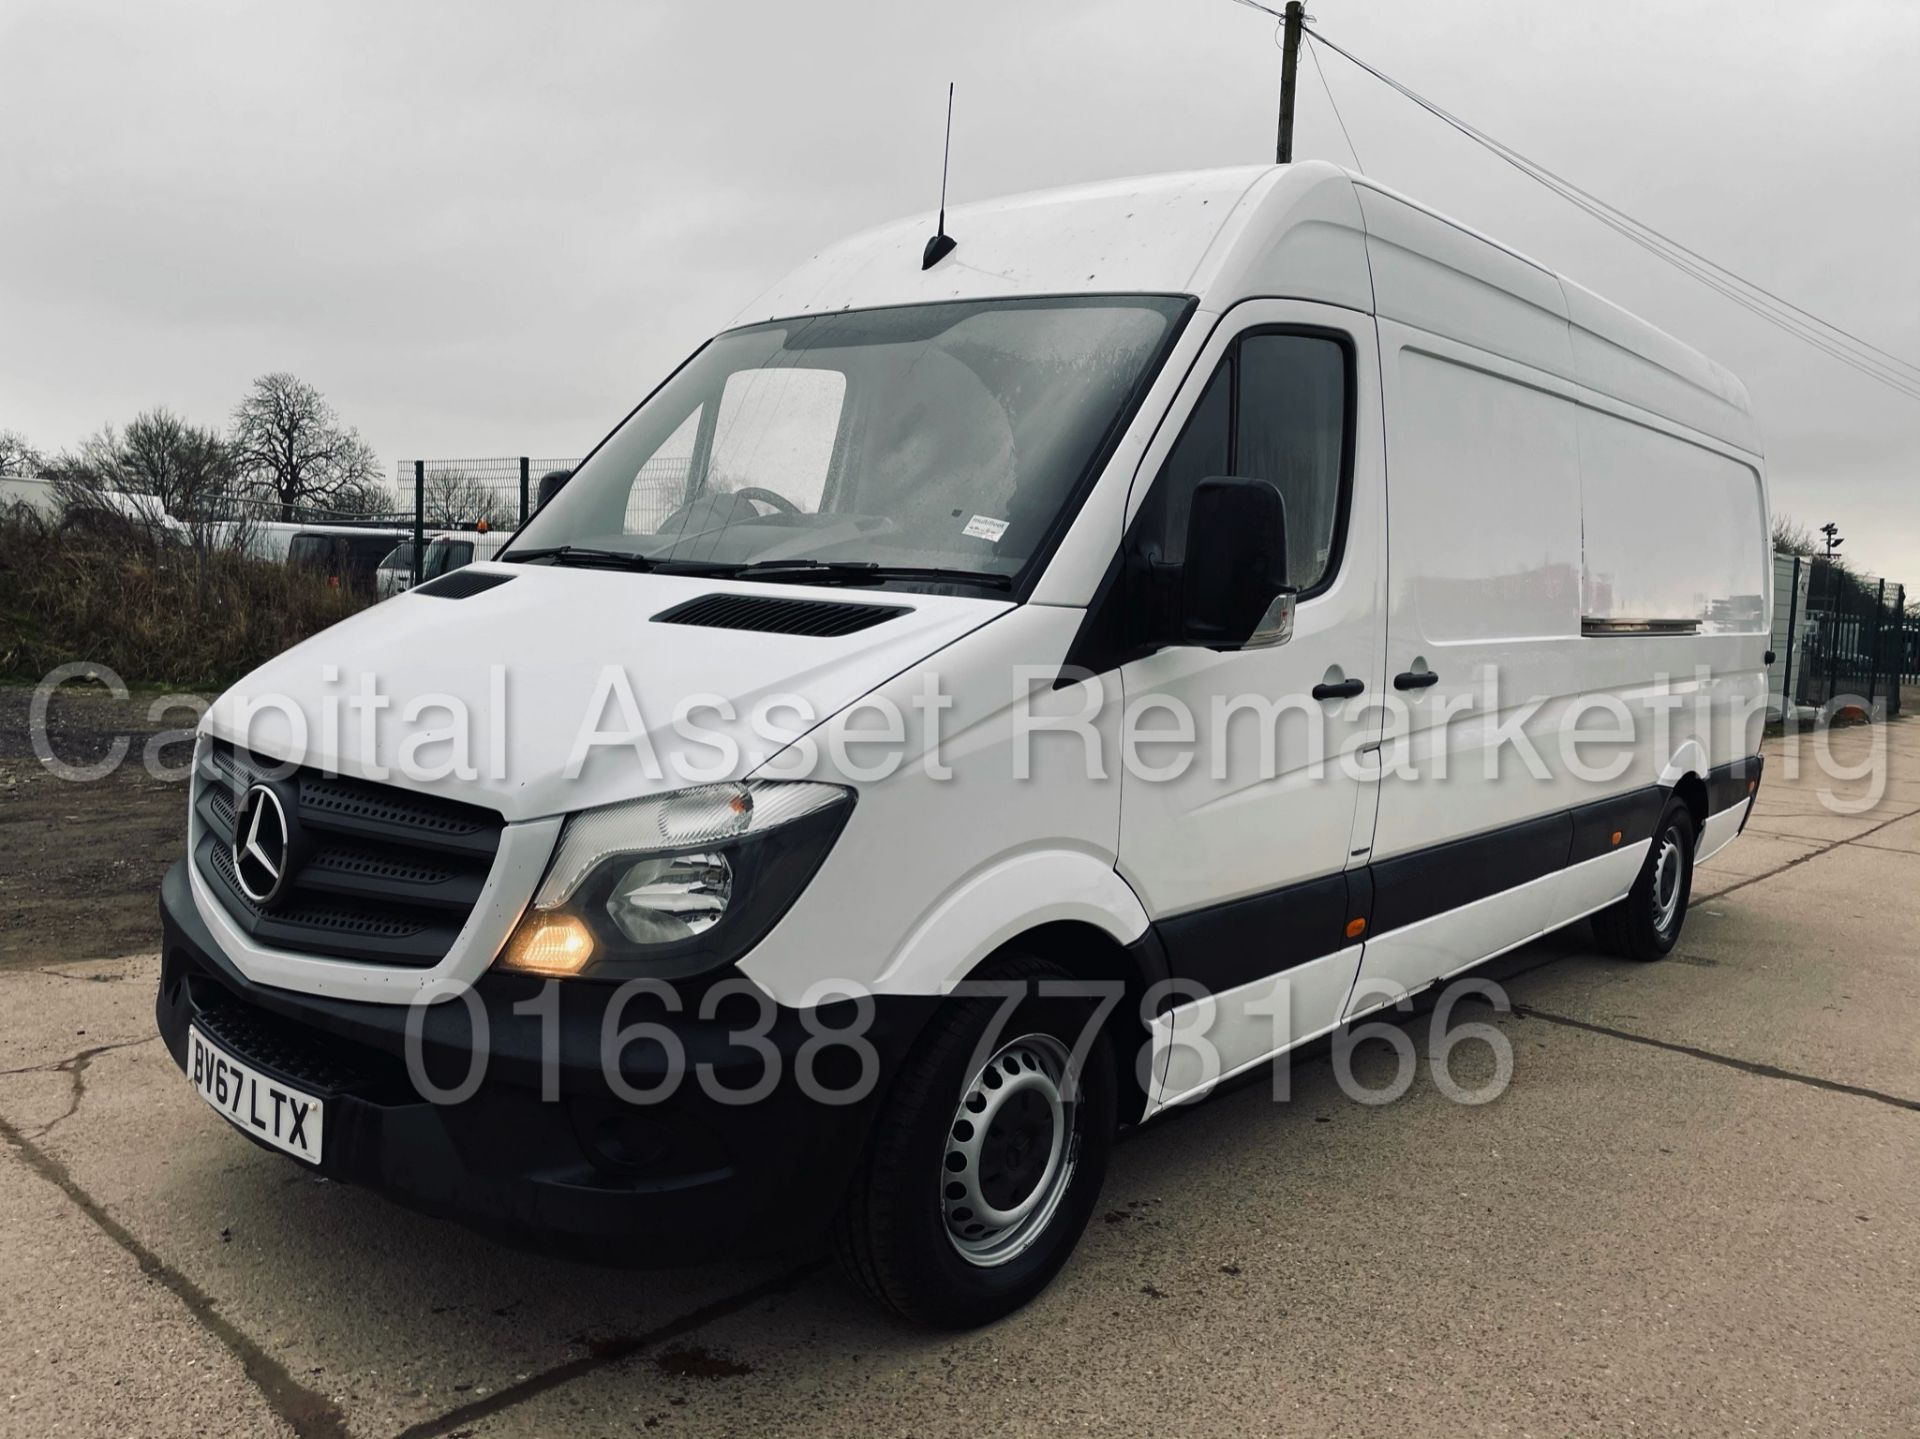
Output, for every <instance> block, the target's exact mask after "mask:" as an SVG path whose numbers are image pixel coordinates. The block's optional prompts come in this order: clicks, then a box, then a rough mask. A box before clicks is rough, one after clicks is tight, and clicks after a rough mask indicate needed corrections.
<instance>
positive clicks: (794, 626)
mask: <svg viewBox="0 0 1920 1439" xmlns="http://www.w3.org/2000/svg"><path fill="white" fill-rule="evenodd" d="M909 609H910V607H909V606H905V605H848V604H839V603H836V602H835V601H833V600H788V599H775V598H773V597H771V596H768V595H702V596H700V598H699V599H697V600H688V601H687V602H686V603H685V604H683V605H675V606H674V607H673V608H672V609H670V610H662V611H661V612H660V613H659V614H657V615H655V616H654V617H653V619H654V623H655V624H663V625H701V626H704V627H705V628H707V629H714V630H758V631H760V632H761V633H763V634H771V635H816V636H819V637H821V638H823V639H832V638H835V637H837V636H840V635H850V634H853V633H855V632H856V631H858V630H864V629H867V628H868V627H869V626H872V625H877V624H884V623H885V622H886V621H887V620H890V619H892V618H893V617H894V616H895V615H904V614H907V613H908V612H909Z"/></svg>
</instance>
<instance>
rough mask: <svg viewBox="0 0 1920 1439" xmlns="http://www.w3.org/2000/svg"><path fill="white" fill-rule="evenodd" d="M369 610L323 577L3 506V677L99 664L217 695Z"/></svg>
mask: <svg viewBox="0 0 1920 1439" xmlns="http://www.w3.org/2000/svg"><path fill="white" fill-rule="evenodd" d="M365 603H366V602H365V601H364V600H363V599H360V598H358V597H356V596H354V595H352V594H350V593H348V592H347V591H344V590H338V589H333V588H331V587H330V586H329V585H328V584H327V582H326V579H325V578H324V577H323V576H319V575H315V574H313V573H310V572H305V571H300V570H290V569H288V568H287V567H286V566H285V565H281V564H273V563H269V562H266V561H263V560H256V559H251V558H248V557H247V556H245V555H241V554H236V553H233V552H232V551H231V550H224V549H219V548H206V549H199V548H195V547H194V546H191V545H188V544H184V543H181V542H180V541H178V540H174V539H168V538H164V537H156V536H154V535H152V534H149V533H148V532H147V531H146V530H145V529H144V528H143V527H141V526H139V525H137V524H132V523H129V522H127V521H125V520H121V519H119V518H118V517H115V516H110V515H93V516H89V517H78V516H70V517H69V518H67V519H65V520H61V521H51V520H47V519H45V518H43V517H42V516H40V515H37V514H35V513H33V512H31V511H29V510H26V509H24V508H22V507H15V508H12V509H10V510H0V677H5V678H10V679H16V680H37V679H39V678H40V677H41V676H42V675H44V674H45V673H46V672H47V671H48V670H50V669H53V668H54V667H55V666H56V665H61V664H66V663H68V662H70V661H73V660H91V661H94V662H95V663H98V664H103V665H106V666H107V667H108V668H110V669H112V670H113V671H114V672H115V673H116V674H118V675H119V676H120V677H121V678H122V679H123V680H126V681H128V682H130V683H155V684H165V685H171V686H176V687H181V688H187V689H195V688H199V689H212V688H219V687H221V686H224V685H226V684H228V683H230V682H232V681H233V680H235V679H237V678H239V677H240V676H241V675H243V674H245V673H246V672H247V671H248V670H250V669H252V668H253V667H254V666H256V665H258V664H260V663H261V662H262V661H264V660H267V659H269V658H271V657H272V656H274V655H276V654H278V653H279V652H280V651H282V650H284V649H286V648H287V647H288V646H290V645H293V644H297V643H298V642H299V641H301V640H303V639H305V638H307V636H309V635H311V634H315V633H317V632H318V631H320V630H323V629H325V628H326V627H327V626H328V625H330V624H333V623H334V622H336V621H337V620H342V619H345V618H346V617H347V616H348V615H350V614H352V613H353V612H354V611H356V610H358V609H360V608H362V607H363V606H364V605H365Z"/></svg>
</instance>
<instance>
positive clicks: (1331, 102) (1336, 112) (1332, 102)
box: [1301, 26, 1367, 175]
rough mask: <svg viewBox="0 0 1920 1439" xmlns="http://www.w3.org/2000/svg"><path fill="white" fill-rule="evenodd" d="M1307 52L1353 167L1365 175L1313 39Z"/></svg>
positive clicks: (1363, 165) (1308, 43) (1363, 166)
mask: <svg viewBox="0 0 1920 1439" xmlns="http://www.w3.org/2000/svg"><path fill="white" fill-rule="evenodd" d="M1301 28H1302V29H1304V28H1305V27H1304V26H1302V27H1301ZM1307 54H1309V55H1311V56H1312V57H1313V70H1314V73H1315V74H1316V75H1318V76H1319V77H1320V88H1321V89H1322V90H1325V91H1326V92H1327V107H1328V108H1329V109H1331V110H1332V111H1333V118H1334V123H1336V124H1337V125H1339V127H1340V138H1341V139H1343V140H1345V141H1346V142H1347V153H1348V154H1349V155H1351V156H1353V168H1354V169H1356V170H1358V171H1359V172H1360V173H1361V174H1362V175H1364V174H1366V173H1367V167H1366V165H1365V163H1364V162H1363V161H1362V160H1361V159H1360V152H1359V150H1357V149H1355V148H1354V143H1353V136H1352V135H1350V134H1348V133H1347V120H1346V117H1345V116H1344V115H1342V114H1341V113H1340V102H1339V101H1338V100H1336V99H1334V98H1333V86H1331V85H1329V84H1328V83H1327V72H1326V70H1325V69H1323V68H1322V67H1321V64H1320V52H1319V51H1318V50H1316V49H1314V48H1313V42H1312V41H1311V40H1309V41H1308V42H1307Z"/></svg>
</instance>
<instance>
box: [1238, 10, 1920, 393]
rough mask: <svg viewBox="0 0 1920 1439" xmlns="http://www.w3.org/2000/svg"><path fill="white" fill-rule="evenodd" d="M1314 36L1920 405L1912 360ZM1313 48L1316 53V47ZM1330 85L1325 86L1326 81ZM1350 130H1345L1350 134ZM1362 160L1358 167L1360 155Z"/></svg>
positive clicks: (1673, 260) (1569, 196)
mask: <svg viewBox="0 0 1920 1439" xmlns="http://www.w3.org/2000/svg"><path fill="white" fill-rule="evenodd" d="M1238 3H1240V4H1244V5H1248V6H1250V7H1251V8H1253V9H1256V10H1266V7H1265V6H1263V5H1259V4H1255V3H1254V0H1238ZM1266 13H1268V14H1271V13H1273V12H1272V11H1267V12H1266ZM1306 34H1307V35H1308V36H1309V37H1310V39H1312V40H1317V41H1319V42H1320V43H1321V44H1322V45H1325V46H1326V47H1327V48H1328V49H1330V50H1332V51H1333V52H1334V53H1335V54H1337V55H1339V56H1341V57H1342V58H1343V59H1345V60H1347V61H1348V62H1349V63H1351V64H1353V65H1355V66H1357V67H1358V68H1359V69H1361V70H1363V71H1365V72H1366V73H1367V74H1369V75H1371V76H1372V77H1373V78H1374V79H1376V80H1378V81H1380V82H1381V83H1382V84H1384V85H1386V86H1387V87H1389V88H1390V89H1392V90H1394V91H1396V92H1397V93H1399V94H1400V95H1403V96H1404V97H1406V98H1407V99H1408V100H1410V101H1412V102H1413V103H1414V104H1415V105H1418V106H1419V107H1420V108H1421V109H1422V110H1425V111H1426V112H1427V113H1428V114H1430V115H1432V116H1434V117H1435V118H1436V119H1438V120H1440V121H1441V122H1442V123H1443V124H1446V125H1448V126H1450V127H1451V128H1452V129H1454V130H1457V131H1459V132H1460V133H1461V134H1462V135H1465V136H1466V137H1467V138H1468V139H1470V140H1472V141H1474V142H1475V143H1476V144H1478V145H1481V146H1483V147H1484V148H1486V149H1487V150H1490V151H1491V152H1492V153H1493V154H1495V155H1496V156H1498V157H1499V158H1500V159H1502V160H1504V161H1505V162H1506V163H1507V164H1509V165H1511V166H1512V167H1513V168H1514V169H1516V170H1519V171H1520V172H1521V173H1522V174H1524V175H1526V176H1527V177H1528V178H1529V179H1531V180H1533V181H1535V182H1536V183H1538V184H1540V185H1542V186H1544V187H1545V188H1547V189H1549V190H1551V191H1553V192H1554V193H1555V194H1557V195H1559V196H1560V197H1561V198H1562V199H1564V200H1566V201H1567V202H1568V203H1570V204H1572V205H1574V206H1576V207H1577V208H1579V209H1581V210H1584V211H1585V212H1586V213H1587V214H1589V215H1592V216H1593V217H1594V218H1595V219H1596V220H1598V221H1600V223H1601V224H1603V225H1606V226H1607V227H1608V228H1609V229H1611V230H1613V231H1614V232H1615V233H1617V234H1619V235H1622V236H1623V237H1625V238H1626V239H1628V240H1631V241H1633V243H1635V244H1636V245H1638V246H1640V247H1641V248H1642V249H1644V250H1646V251H1647V252H1648V253H1649V254H1652V255H1654V256H1656V257H1657V258H1659V259H1661V260H1664V261H1666V262H1667V263H1668V264H1670V265H1672V266H1673V267H1674V268H1676V269H1678V270H1679V271H1680V272H1681V273H1683V274H1685V275H1688V276H1690V277H1691V278H1693V279H1695V280H1698V281H1700V283H1701V284H1703V285H1706V286H1707V287H1708V288H1709V289H1711V290H1713V291H1715V292H1716V293H1717V294H1720V295H1723V296H1725V297H1726V298H1727V299H1729V300H1731V301H1733V303H1735V304H1737V305H1739V306H1741V307H1742V308H1743V309H1745V310H1747V311H1748V312H1750V313H1751V314H1754V315H1756V316H1758V317H1759V318H1760V319H1762V320H1765V321H1766V322H1767V323H1768V324H1771V325H1773V326H1775V327H1776V328H1778V329H1780V330H1783V331H1785V332H1786V333H1787V334H1789V335H1792V336H1794V337H1795V338H1796V339H1799V340H1803V341H1805V342H1806V343H1807V344H1809V345H1811V346H1813V347H1814V348H1815V349H1817V350H1819V351H1821V352H1822V353H1823V354H1826V355H1829V356H1831V357H1832V358H1834V359H1836V360H1839V361H1840V362H1841V363H1842V364H1845V365H1850V366H1852V367H1853V368H1854V369H1856V370H1858V371H1859V372H1860V373H1862V374H1864V375H1866V376H1868V377H1869V378H1870V379H1874V380H1878V381H1879V382H1880V383H1881V384H1883V385H1885V386H1887V387H1888V388H1889V389H1892V390H1897V391H1898V392H1900V393H1901V394H1903V395H1906V396H1908V397H1909V398H1910V399H1916V400H1920V365H1916V364H1914V363H1913V362H1912V361H1910V360H1906V359H1903V358H1902V357H1900V356H1899V355H1896V354H1893V353H1892V352H1891V351H1888V350H1884V349H1881V348H1880V347H1879V346H1878V345H1874V344H1871V343H1869V342H1868V341H1866V340H1863V339H1861V338H1860V337H1859V336H1858V335H1855V334H1853V333H1852V332H1851V331H1849V330H1846V329H1843V328H1842V327H1841V326H1839V325H1836V324H1834V323H1833V322H1832V321H1831V320H1826V319H1823V318H1821V317H1820V316H1819V315H1816V314H1814V313H1813V312H1812V311H1811V310H1807V309H1805V308H1803V307H1801V306H1799V305H1796V304H1794V303H1793V302H1792V301H1790V300H1787V299H1784V298H1783V297H1781V296H1779V295H1776V294H1775V293H1774V292H1773V291H1771V290H1769V289H1767V288H1766V287H1765V286H1763V285H1760V284H1758V283H1756V282H1755V281H1752V280H1749V279H1746V278H1745V277H1744V276H1741V275H1739V274H1736V273H1735V272H1734V271H1732V270H1729V269H1728V268H1727V267H1726V266H1724V265H1721V264H1719V263H1717V262H1715V261H1713V260H1709V259H1708V258H1707V257H1706V256H1705V255H1702V254H1701V253H1700V252H1699V251H1697V250H1693V249H1690V248H1689V247H1687V246H1686V245H1683V244H1681V243H1680V242H1679V241H1678V240H1675V239H1673V238H1672V237H1670V236H1668V235H1666V234H1664V233H1662V232H1661V231H1659V230H1657V229H1655V228H1654V227H1653V226H1651V225H1648V224H1646V223H1645V222H1643V221H1640V220H1636V219H1635V218H1634V217H1633V216H1631V215H1629V214H1627V213H1626V212H1625V211H1624V210H1621V209H1620V208H1619V207H1618V206H1616V205H1612V204H1609V203H1608V202H1607V201H1605V200H1602V199H1600V198H1599V197H1598V196H1597V195H1594V194H1592V193H1591V192H1589V191H1587V190H1583V189H1581V188H1580V187H1579V186H1578V185H1575V184H1574V183H1573V182H1572V181H1570V180H1567V179H1565V178H1564V177H1562V176H1560V175H1557V174H1555V173H1554V172H1553V171H1552V170H1549V169H1548V168H1547V167H1546V166H1544V165H1542V164H1540V163H1539V162H1538V161H1535V160H1531V159H1529V158H1527V157H1526V156H1525V155H1523V154H1521V153H1520V152H1519V151H1518V150H1515V149H1514V148H1513V147H1512V146H1510V145H1507V144H1504V143H1502V142H1501V141H1499V140H1496V139H1494V138H1493V136H1491V135H1489V134H1487V133H1486V132H1485V131H1484V130H1481V129H1479V128H1477V127H1476V126H1474V125H1471V124H1469V123H1468V122H1467V121H1465V120H1463V119H1461V118H1460V117H1459V116H1458V115H1455V114H1453V113H1452V112H1451V111H1449V110H1446V109H1443V108H1442V107H1441V106H1439V105H1437V104H1435V103H1434V102H1433V101H1431V100H1429V99H1427V98H1426V97H1425V96H1424V95H1421V94H1420V93H1418V92H1417V91H1415V90H1414V89H1412V88H1411V87H1410V86H1407V85H1404V84H1402V83H1401V82H1400V81H1398V80H1395V79H1394V78H1393V77H1392V76H1391V75H1388V74H1386V73H1385V72H1383V71H1381V70H1380V69H1378V68H1377V67H1375V66H1373V65H1370V64H1368V63H1367V62H1366V61H1365V60H1362V59H1361V58H1360V57H1359V56H1357V55H1355V54H1354V53H1353V52H1352V51H1350V50H1347V49H1345V48H1344V47H1342V46H1340V45H1338V44H1336V43H1335V42H1334V41H1332V40H1329V39H1328V38H1327V37H1326V36H1324V35H1322V34H1321V33H1320V32H1319V31H1317V30H1313V29H1311V28H1306ZM1309 48H1310V50H1311V47H1309ZM1322 79H1323V81H1324V75H1323V77H1322ZM1328 97H1329V99H1331V97H1332V91H1331V90H1329V91H1328ZM1335 115H1336V118H1337V117H1338V111H1337V110H1336V111H1335ZM1345 128H1346V127H1345V125H1344V123H1343V124H1342V126H1341V129H1342V132H1343V133H1344V131H1345ZM1348 148H1349V149H1351V148H1352V140H1351V139H1349V140H1348ZM1355 159H1356V163H1357V160H1358V156H1357V155H1356V157H1355Z"/></svg>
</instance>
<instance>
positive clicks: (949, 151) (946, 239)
mask: <svg viewBox="0 0 1920 1439" xmlns="http://www.w3.org/2000/svg"><path fill="white" fill-rule="evenodd" d="M952 158H953V81H951V80H949V81H947V143H946V147H945V148H944V149H943V150H941V152H940V226H939V228H938V229H937V230H935V231H934V235H933V238H932V239H931V240H929V241H927V248H926V249H925V250H923V251H921V252H920V268H921V269H923V270H931V269H932V268H933V267H934V266H935V265H937V264H939V263H940V262H941V261H942V260H944V259H946V258H947V256H949V255H951V254H952V253H953V247H954V245H955V244H956V243H958V242H957V241H955V239H954V238H953V236H951V235H949V234H948V233H947V162H948V161H949V160H951V159H952Z"/></svg>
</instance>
